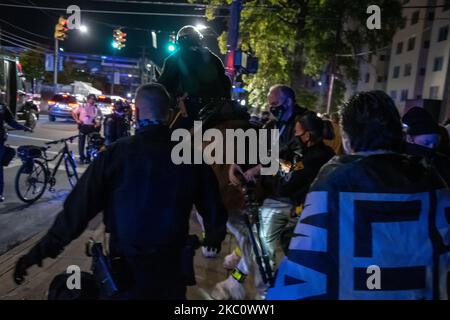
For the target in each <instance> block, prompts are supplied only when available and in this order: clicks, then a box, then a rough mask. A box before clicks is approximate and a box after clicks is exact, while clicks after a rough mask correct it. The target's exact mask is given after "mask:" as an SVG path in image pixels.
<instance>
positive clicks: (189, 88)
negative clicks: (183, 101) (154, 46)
mask: <svg viewBox="0 0 450 320" xmlns="http://www.w3.org/2000/svg"><path fill="white" fill-rule="evenodd" d="M158 82H159V83H160V84H162V85H164V86H165V87H166V89H167V91H168V92H169V93H170V95H171V96H172V98H177V97H180V96H182V95H183V94H184V93H187V94H188V96H190V97H197V98H230V92H231V82H230V79H229V78H228V77H227V76H226V75H225V69H224V67H223V64H222V61H221V60H220V59H219V57H217V56H216V55H215V54H213V53H212V52H211V51H210V50H208V49H207V48H201V47H192V48H187V49H184V48H182V49H180V50H179V51H177V52H175V53H174V54H172V55H171V56H169V57H168V58H167V59H166V60H165V62H164V67H163V71H162V74H161V76H160V77H159V79H158Z"/></svg>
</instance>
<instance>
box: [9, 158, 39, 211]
mask: <svg viewBox="0 0 450 320" xmlns="http://www.w3.org/2000/svg"><path fill="white" fill-rule="evenodd" d="M46 187H47V171H46V170H45V167H44V165H43V164H42V162H40V161H36V160H30V162H28V163H24V164H22V165H21V166H20V168H19V171H17V175H16V181H15V189H16V194H17V196H18V197H19V199H20V200H22V201H23V202H26V203H33V202H35V201H36V200H38V199H39V198H40V197H42V195H43V194H44V192H45V188H46Z"/></svg>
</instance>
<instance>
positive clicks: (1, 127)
mask: <svg viewBox="0 0 450 320" xmlns="http://www.w3.org/2000/svg"><path fill="white" fill-rule="evenodd" d="M5 123H7V124H8V125H10V126H11V127H13V128H14V129H17V130H25V129H26V128H25V127H24V126H23V125H21V124H20V123H18V122H17V121H16V120H15V119H14V116H13V114H12V113H11V111H10V110H9V108H8V107H6V106H5V105H4V104H1V103H0V142H3V141H5V140H6V138H7V132H6V129H5Z"/></svg>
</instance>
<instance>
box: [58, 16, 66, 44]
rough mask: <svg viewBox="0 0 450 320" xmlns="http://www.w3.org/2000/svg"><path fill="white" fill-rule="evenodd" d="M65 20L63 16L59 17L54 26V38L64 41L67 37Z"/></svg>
mask: <svg viewBox="0 0 450 320" xmlns="http://www.w3.org/2000/svg"><path fill="white" fill-rule="evenodd" d="M67 31H69V29H68V28H67V20H66V18H64V17H63V16H61V17H59V20H58V24H57V25H56V26H55V39H57V40H59V41H64V40H65V39H66V38H67Z"/></svg>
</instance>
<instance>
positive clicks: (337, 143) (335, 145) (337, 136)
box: [323, 112, 344, 155]
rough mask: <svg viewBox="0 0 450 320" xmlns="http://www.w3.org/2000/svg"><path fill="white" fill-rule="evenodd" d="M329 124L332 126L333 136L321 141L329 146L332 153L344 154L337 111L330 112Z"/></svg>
mask: <svg viewBox="0 0 450 320" xmlns="http://www.w3.org/2000/svg"><path fill="white" fill-rule="evenodd" d="M330 119H331V124H332V126H333V134H334V137H333V138H331V139H324V140H323V142H324V143H325V144H326V145H327V146H329V147H331V148H332V149H333V150H334V153H335V154H337V155H342V154H344V149H343V147H342V136H341V127H340V124H339V120H340V119H339V113H337V112H334V113H332V114H331V117H330Z"/></svg>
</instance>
